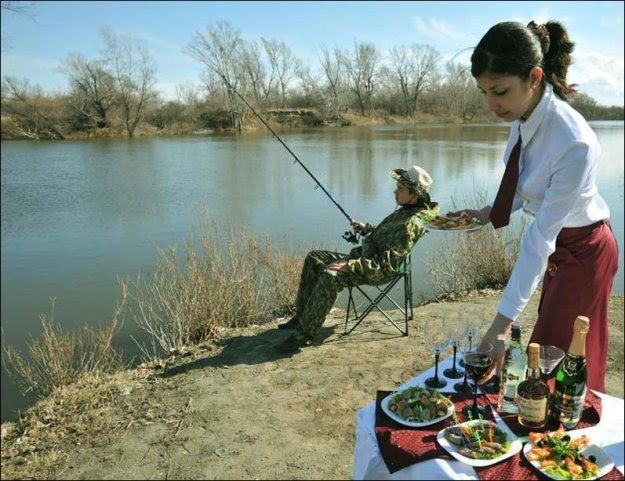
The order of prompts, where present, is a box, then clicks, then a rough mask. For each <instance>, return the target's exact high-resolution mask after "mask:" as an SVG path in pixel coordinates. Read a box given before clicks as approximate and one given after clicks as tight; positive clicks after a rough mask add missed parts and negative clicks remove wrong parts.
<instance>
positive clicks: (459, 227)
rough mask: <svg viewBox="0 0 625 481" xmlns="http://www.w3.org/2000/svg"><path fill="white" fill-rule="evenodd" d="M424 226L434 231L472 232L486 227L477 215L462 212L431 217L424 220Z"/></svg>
mask: <svg viewBox="0 0 625 481" xmlns="http://www.w3.org/2000/svg"><path fill="white" fill-rule="evenodd" d="M423 227H425V228H426V229H427V230H432V231H441V232H447V231H455V232H458V231H462V232H472V231H476V230H479V229H481V228H482V227H484V226H483V225H482V223H481V222H480V221H479V220H477V219H476V218H475V217H471V216H470V215H469V214H467V213H465V212H462V213H460V215H458V216H453V217H452V216H442V215H437V216H436V217H430V218H429V219H427V220H424V221H423Z"/></svg>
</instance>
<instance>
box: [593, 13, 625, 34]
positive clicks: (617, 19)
mask: <svg viewBox="0 0 625 481" xmlns="http://www.w3.org/2000/svg"><path fill="white" fill-rule="evenodd" d="M599 25H601V26H602V27H603V28H610V29H615V30H617V31H619V32H622V31H623V14H622V13H621V14H620V15H615V16H614V17H602V18H600V19H599Z"/></svg>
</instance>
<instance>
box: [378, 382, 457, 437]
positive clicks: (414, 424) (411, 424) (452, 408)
mask: <svg viewBox="0 0 625 481" xmlns="http://www.w3.org/2000/svg"><path fill="white" fill-rule="evenodd" d="M400 392H401V391H398V392H396V393H393V394H389V395H388V396H386V397H385V398H384V399H382V402H381V403H380V406H381V407H382V411H384V413H385V414H386V415H387V416H388V417H389V418H391V419H392V420H393V421H395V422H398V423H399V424H403V425H404V426H409V427H411V428H422V427H424V426H430V425H432V424H436V423H438V422H440V421H442V420H443V419H447V418H448V417H449V416H451V415H452V414H453V413H454V411H455V410H456V408H455V406H454V404H453V403H451V406H449V408H448V409H447V413H445V414H444V415H443V416H440V417H438V418H434V419H432V420H430V421H424V422H421V423H419V422H414V421H406V420H405V419H404V418H402V417H401V416H399V415H397V414H395V413H394V412H393V411H391V410H390V409H389V407H388V405H389V403H390V402H391V399H393V396H395V395H396V394H399V393H400Z"/></svg>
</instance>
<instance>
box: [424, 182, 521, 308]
mask: <svg viewBox="0 0 625 481" xmlns="http://www.w3.org/2000/svg"><path fill="white" fill-rule="evenodd" d="M457 204H458V203H457V202H456V201H455V200H454V201H453V205H454V208H457ZM485 204H486V193H485V192H484V191H482V190H479V189H477V190H475V191H474V193H473V194H472V198H470V199H469V200H468V201H467V200H466V199H465V200H464V201H463V202H462V205H463V206H464V205H469V206H483V205H485ZM524 230H525V221H524V220H523V219H521V220H516V219H515V220H514V222H513V223H512V224H511V226H509V227H507V228H505V229H498V230H495V229H494V228H493V227H492V225H490V224H489V225H488V226H486V227H484V228H482V229H480V230H479V231H476V232H470V233H462V232H459V233H458V234H456V235H446V236H445V237H443V238H442V240H441V242H440V244H439V246H438V247H437V249H436V250H435V251H434V252H432V253H431V254H430V255H429V256H428V258H427V260H426V265H427V268H428V271H429V272H430V275H431V278H432V282H433V284H434V289H435V291H434V292H435V297H437V298H440V297H445V296H449V295H454V294H460V293H464V292H468V291H471V290H475V289H487V288H491V289H501V288H503V287H505V286H506V284H507V282H508V279H509V277H510V274H511V272H512V268H513V267H514V264H515V262H516V258H517V255H518V252H519V248H520V245H521V239H522V238H523V231H524Z"/></svg>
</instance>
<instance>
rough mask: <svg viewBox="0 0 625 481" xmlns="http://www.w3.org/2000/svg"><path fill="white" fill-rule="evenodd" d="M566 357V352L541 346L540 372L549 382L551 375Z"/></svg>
mask: <svg viewBox="0 0 625 481" xmlns="http://www.w3.org/2000/svg"><path fill="white" fill-rule="evenodd" d="M563 357H564V351H563V350H562V349H560V348H559V347H556V346H542V345H541V346H540V372H541V373H542V375H543V378H544V379H545V380H547V378H548V377H549V374H551V372H552V371H553V370H554V369H555V367H556V366H557V365H558V364H559V363H560V361H561V360H562V358H563Z"/></svg>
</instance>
